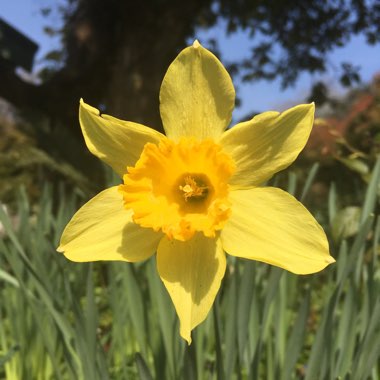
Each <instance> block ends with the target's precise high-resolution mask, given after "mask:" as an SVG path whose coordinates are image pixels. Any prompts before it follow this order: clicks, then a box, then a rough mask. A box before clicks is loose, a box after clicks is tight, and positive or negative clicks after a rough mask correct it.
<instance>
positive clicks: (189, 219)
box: [119, 138, 235, 241]
mask: <svg viewBox="0 0 380 380" xmlns="http://www.w3.org/2000/svg"><path fill="white" fill-rule="evenodd" d="M234 169H235V165H234V163H233V161H232V159H231V158H230V157H229V156H228V155H227V154H225V153H224V152H222V149H221V147H220V146H219V145H217V144H215V143H214V142H213V141H211V140H204V141H201V142H199V141H196V140H195V139H193V138H182V139H181V140H180V141H179V142H178V143H174V142H173V141H171V140H169V139H166V138H165V139H163V140H162V141H161V142H160V144H159V145H155V144H152V143H147V144H146V145H145V146H144V149H143V152H142V153H141V156H140V158H139V160H138V161H137V162H136V165H135V166H134V167H129V168H128V172H127V173H126V174H125V175H124V177H123V180H124V184H123V185H120V187H119V190H120V192H121V193H122V194H123V199H124V206H125V208H127V209H132V210H133V219H134V221H135V223H137V224H139V225H140V226H141V227H145V228H152V229H154V230H155V231H159V230H161V231H162V232H164V233H165V234H166V235H167V236H168V237H169V238H171V239H172V238H174V239H177V240H182V241H185V240H188V239H190V238H191V237H192V236H193V235H194V234H195V233H196V232H197V231H199V232H203V234H204V235H205V236H208V237H214V236H215V233H216V231H217V230H220V229H221V228H222V227H223V226H224V224H225V222H226V221H227V220H228V217H229V215H230V202H229V200H228V192H229V187H228V181H229V178H230V177H231V175H232V173H233V172H234Z"/></svg>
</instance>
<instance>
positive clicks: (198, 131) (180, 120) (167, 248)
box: [58, 41, 335, 344]
mask: <svg viewBox="0 0 380 380" xmlns="http://www.w3.org/2000/svg"><path fill="white" fill-rule="evenodd" d="M234 102H235V91H234V87H233V84H232V81H231V78H230V76H229V75H228V73H227V71H226V70H225V68H224V67H223V65H222V64H221V63H220V62H219V61H218V59H217V58H216V57H215V56H214V55H213V54H212V53H211V52H209V51H208V50H206V49H205V48H203V47H202V46H201V45H200V44H199V43H198V42H197V41H195V42H194V44H193V45H192V46H191V47H188V48H186V49H185V50H183V51H182V52H181V53H180V54H179V55H178V57H177V58H176V59H175V60H174V62H173V63H172V64H171V65H170V66H169V69H168V71H167V73H166V75H165V77H164V79H163V82H162V85H161V90H160V113H161V118H162V122H163V126H164V129H165V132H166V136H165V135H163V134H161V133H159V132H157V131H155V130H153V129H150V128H148V127H145V126H143V125H140V124H137V123H133V122H129V121H122V120H119V119H116V118H114V117H112V116H108V115H101V114H100V113H99V111H98V110H97V109H95V108H93V107H91V106H89V105H87V104H86V103H84V102H83V101H81V102H80V110H79V119H80V125H81V128H82V132H83V135H84V138H85V141H86V144H87V147H88V149H89V150H90V151H91V152H92V153H93V154H94V155H96V156H97V157H99V158H100V159H101V160H103V161H104V162H106V163H107V164H109V165H110V166H111V167H112V168H113V169H114V170H115V171H116V173H118V174H119V175H120V176H121V177H122V178H123V184H121V185H120V186H114V187H111V188H109V189H107V190H104V191H103V192H101V193H100V194H98V195H97V196H95V197H94V198H93V199H91V200H90V201H89V202H88V203H86V204H85V205H84V206H83V207H82V208H81V209H80V210H79V211H78V212H77V213H76V214H75V215H74V217H73V218H72V220H71V221H70V222H69V224H68V225H67V227H66V228H65V230H64V232H63V235H62V238H61V242H60V246H59V248H58V250H59V251H60V252H63V253H64V254H65V256H66V257H67V258H68V259H70V260H73V261H79V262H83V261H96V260H124V261H129V262H136V261H142V260H145V259H147V258H149V257H150V256H152V255H153V254H154V253H155V252H157V269H158V273H159V275H160V277H161V279H162V281H163V283H164V284H165V287H166V289H167V290H168V292H169V294H170V297H171V299H172V301H173V303H174V306H175V309H176V311H177V314H178V317H179V319H180V334H181V336H182V337H183V338H184V339H186V340H187V341H188V343H189V344H190V342H191V330H192V329H193V328H194V327H195V326H197V325H198V324H200V323H201V322H202V321H203V320H204V319H205V318H206V316H207V314H208V313H209V311H210V309H211V306H212V304H213V302H214V300H215V296H216V294H217V292H218V290H219V287H220V283H221V280H222V278H223V276H224V273H225V270H226V252H227V253H228V254H230V255H232V256H238V257H243V258H245V259H251V260H258V261H263V262H265V263H269V264H272V265H276V266H279V267H281V268H284V269H286V270H288V271H291V272H293V273H297V274H308V273H314V272H318V271H320V270H322V269H323V268H325V267H326V266H327V265H328V264H330V263H333V262H334V261H335V260H334V259H333V258H332V257H331V256H330V255H329V250H328V243H327V239H326V235H325V233H324V232H323V230H322V228H321V226H320V225H319V224H318V223H317V221H316V220H315V219H314V218H313V217H312V215H311V214H310V213H309V212H308V211H307V210H306V208H305V207H304V206H303V205H302V204H301V203H300V202H298V201H297V200H296V199H295V198H294V197H292V196H291V195H290V194H288V193H286V192H285V191H283V190H280V189H277V188H273V187H261V186H260V185H262V184H263V183H265V182H266V181H267V180H268V179H269V178H271V177H272V176H273V174H275V173H276V172H278V171H280V170H282V169H284V168H286V167H287V166H288V165H290V164H291V163H292V162H293V161H294V160H295V159H296V157H297V156H298V154H299V153H300V151H301V150H302V149H303V147H304V146H305V144H306V141H307V139H308V137H309V134H310V131H311V128H312V125H313V118H314V104H303V105H299V106H296V107H294V108H291V109H289V110H287V111H285V112H283V113H281V114H280V113H278V112H265V113H263V114H260V115H257V116H255V117H254V118H253V119H251V120H249V121H247V122H244V123H239V124H237V125H235V126H234V127H232V128H230V129H228V130H226V128H227V126H228V125H229V123H230V121H231V114H232V110H233V108H234Z"/></svg>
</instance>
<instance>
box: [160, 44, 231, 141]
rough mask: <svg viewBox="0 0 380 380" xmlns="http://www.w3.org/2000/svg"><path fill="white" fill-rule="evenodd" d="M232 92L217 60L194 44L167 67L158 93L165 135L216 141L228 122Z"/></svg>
mask: <svg viewBox="0 0 380 380" xmlns="http://www.w3.org/2000/svg"><path fill="white" fill-rule="evenodd" d="M234 104H235V90H234V87H233V84H232V81H231V78H230V76H229V74H228V73H227V71H226V69H225V68H224V67H223V65H222V64H221V63H220V61H219V60H218V59H217V58H216V57H215V56H214V55H213V54H212V53H211V52H209V51H208V50H207V49H205V48H203V47H202V46H201V45H200V44H199V42H198V41H195V42H194V44H193V46H191V47H188V48H186V49H184V50H183V51H182V52H181V53H180V54H179V55H178V57H177V58H176V59H175V60H174V61H173V63H172V64H171V65H170V66H169V68H168V71H167V72H166V75H165V77H164V79H163V81H162V85H161V90H160V113H161V118H162V122H163V125H164V129H165V132H166V135H167V136H168V137H169V138H170V139H173V140H175V141H177V140H178V139H179V138H180V137H181V136H184V137H186V136H193V137H196V138H198V139H200V140H203V139H205V138H208V137H210V138H218V137H219V136H220V134H221V133H222V132H223V131H224V129H225V128H226V127H227V126H228V124H229V123H230V121H231V115H232V110H233V108H234Z"/></svg>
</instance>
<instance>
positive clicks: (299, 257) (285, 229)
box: [221, 187, 335, 274]
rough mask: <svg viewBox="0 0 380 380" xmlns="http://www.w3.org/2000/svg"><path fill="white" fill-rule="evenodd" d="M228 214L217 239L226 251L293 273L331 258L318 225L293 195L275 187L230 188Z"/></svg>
mask: <svg viewBox="0 0 380 380" xmlns="http://www.w3.org/2000/svg"><path fill="white" fill-rule="evenodd" d="M230 199H231V201H232V215H231V217H230V219H229V221H228V222H227V223H226V225H225V227H224V229H223V231H222V233H221V240H222V244H223V248H224V249H225V250H226V252H228V253H229V254H230V255H233V256H239V257H243V258H246V259H251V260H258V261H263V262H265V263H268V264H272V265H276V266H279V267H281V268H284V269H287V270H289V271H290V272H293V273H297V274H308V273H315V272H318V271H320V270H322V269H323V268H325V267H326V266H327V265H328V264H331V263H333V262H335V260H334V259H333V258H332V257H331V256H330V255H329V248H328V242H327V238H326V235H325V233H324V231H323V229H322V227H321V226H320V225H319V224H318V222H317V221H316V220H315V219H314V218H313V216H312V215H311V214H310V213H309V211H307V210H306V208H305V207H304V206H303V205H302V204H301V203H300V202H298V201H297V200H296V199H295V198H294V197H293V196H291V195H290V194H288V193H286V192H285V191H283V190H280V189H276V188H271V187H267V188H254V189H249V190H235V191H231V193H230Z"/></svg>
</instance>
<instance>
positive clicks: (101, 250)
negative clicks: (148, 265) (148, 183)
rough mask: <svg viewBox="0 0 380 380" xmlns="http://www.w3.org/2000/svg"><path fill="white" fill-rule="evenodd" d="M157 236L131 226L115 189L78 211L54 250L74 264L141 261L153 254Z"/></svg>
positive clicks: (130, 213) (135, 225)
mask: <svg viewBox="0 0 380 380" xmlns="http://www.w3.org/2000/svg"><path fill="white" fill-rule="evenodd" d="M161 237H162V234H161V233H157V232H154V231H153V230H151V229H148V228H141V227H140V226H138V225H137V224H135V223H133V221H132V212H131V211H130V210H126V209H125V208H124V206H123V197H122V195H121V194H120V193H119V192H118V189H117V186H115V187H111V188H109V189H107V190H104V191H102V192H101V193H99V194H98V195H97V196H95V197H94V198H92V199H91V200H90V201H89V202H87V203H86V204H85V205H84V206H82V207H81V208H80V209H79V211H78V212H77V213H76V214H75V215H74V216H73V218H72V219H71V221H70V222H69V224H68V225H67V226H66V228H65V230H64V231H63V234H62V237H61V242H60V246H59V247H58V251H59V252H63V253H64V255H65V256H66V257H67V258H68V259H70V260H72V261H78V262H84V261H98V260H124V261H132V262H134V261H142V260H145V259H147V258H148V257H150V256H151V255H153V254H154V252H155V251H156V249H157V246H158V243H159V240H160V239H161Z"/></svg>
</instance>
